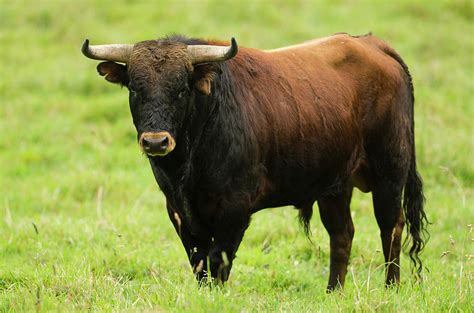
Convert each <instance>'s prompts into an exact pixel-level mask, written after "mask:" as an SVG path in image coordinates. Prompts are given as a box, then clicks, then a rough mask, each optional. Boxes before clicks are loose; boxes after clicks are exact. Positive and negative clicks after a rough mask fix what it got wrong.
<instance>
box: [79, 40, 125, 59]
mask: <svg viewBox="0 0 474 313" xmlns="http://www.w3.org/2000/svg"><path fill="white" fill-rule="evenodd" d="M81 50H82V53H83V54H84V55H85V56H86V57H88V58H91V59H94V60H106V61H115V62H123V63H127V62H128V59H129V58H130V55H131V54H132V50H133V45H130V44H127V45H122V44H113V45H99V46H89V39H86V40H85V41H84V43H83V44H82V49H81Z"/></svg>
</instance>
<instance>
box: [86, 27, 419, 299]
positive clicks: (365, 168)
mask: <svg viewBox="0 0 474 313" xmlns="http://www.w3.org/2000/svg"><path fill="white" fill-rule="evenodd" d="M237 50H238V49H237V43H236V42H235V40H232V43H231V46H229V47H226V46H225V44H224V43H220V42H209V41H203V40H197V39H188V38H185V37H180V36H174V37H168V38H164V39H159V40H151V41H144V42H140V43H137V44H135V45H105V46H89V43H88V41H86V42H85V43H84V45H83V52H84V54H85V55H86V56H88V57H90V58H93V59H99V60H107V62H102V63H101V64H99V66H98V71H99V73H100V74H101V75H103V76H105V78H106V79H107V80H108V81H111V82H114V83H119V84H122V85H124V86H126V87H127V88H128V89H129V90H130V108H131V112H132V116H133V121H134V124H135V127H136V129H137V132H138V138H139V144H140V146H141V148H142V150H143V151H144V152H145V153H146V154H147V156H148V158H149V161H150V164H151V167H152V169H153V173H154V175H155V178H156V180H157V182H158V184H159V186H160V188H161V189H162V191H163V192H164V194H165V196H166V199H167V208H168V212H169V216H170V219H171V221H172V222H173V224H174V226H175V228H176V230H177V232H178V234H179V236H180V238H181V240H182V242H183V245H184V247H185V249H186V252H187V254H188V257H189V260H190V262H191V265H192V267H193V269H194V271H195V273H196V276H197V278H198V279H199V280H200V279H202V278H203V277H206V276H207V272H206V269H207V268H210V271H211V276H212V277H217V278H219V279H220V280H223V281H225V280H226V279H227V278H228V275H229V272H230V269H231V266H232V262H233V260H234V257H235V253H236V251H237V248H238V246H239V244H240V242H241V240H242V237H243V235H244V232H245V229H246V228H247V226H248V224H249V221H250V216H251V214H252V213H254V212H256V211H259V210H261V209H264V208H268V207H277V206H285V205H294V206H295V207H296V208H298V209H299V211H300V220H301V221H302V223H303V225H304V228H305V231H306V232H308V230H309V221H310V218H311V215H312V207H313V204H314V202H317V203H318V206H319V211H320V216H321V219H322V222H323V224H324V226H325V228H326V229H327V231H328V233H329V235H330V247H331V257H330V263H331V266H330V275H329V283H328V290H333V289H334V288H336V287H337V286H342V285H343V284H344V278H345V275H346V271H347V264H348V260H349V254H350V250H351V245H352V238H353V235H354V226H353V224H352V219H351V214H350V209H349V205H350V201H351V196H352V190H353V188H354V187H357V188H359V189H360V190H362V191H364V192H372V195H373V203H374V211H375V216H376V219H377V223H378V225H379V227H380V232H381V239H382V246H383V252H384V256H385V261H386V264H387V266H386V275H387V276H386V283H387V284H391V283H394V282H398V281H399V275H400V274H399V256H400V250H401V236H402V230H403V227H404V225H405V224H407V226H408V234H409V235H410V236H411V239H412V243H413V244H412V247H411V249H410V257H411V258H412V260H413V262H414V263H415V265H417V266H418V269H421V262H420V260H419V258H418V253H419V252H420V250H421V249H422V248H423V246H424V240H423V238H422V234H423V231H424V225H425V223H426V216H425V213H424V211H423V199H424V198H423V193H422V183H421V179H420V176H419V175H418V173H417V170H416V159H415V142H414V122H413V103H414V97H413V86H412V82H411V77H410V74H409V73H408V69H407V66H406V65H405V63H404V62H403V61H402V59H401V58H400V56H399V55H398V54H397V53H396V52H395V51H394V50H393V49H392V48H390V47H389V46H388V45H387V44H386V43H385V42H383V41H382V40H380V39H378V38H376V37H374V36H371V35H367V36H360V37H353V36H350V35H347V34H338V35H334V36H331V37H327V38H323V39H319V40H314V41H310V42H306V43H303V44H300V45H296V46H290V47H285V48H281V49H276V50H270V51H261V50H257V49H251V48H240V49H239V50H238V51H237ZM237 52H238V53H237ZM115 62H121V63H125V65H122V64H119V63H115ZM207 261H208V262H209V266H205V265H204V263H205V262H207Z"/></svg>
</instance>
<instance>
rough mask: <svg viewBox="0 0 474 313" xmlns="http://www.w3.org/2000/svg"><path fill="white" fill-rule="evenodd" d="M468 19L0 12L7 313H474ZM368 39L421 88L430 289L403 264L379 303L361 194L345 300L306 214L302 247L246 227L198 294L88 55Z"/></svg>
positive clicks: (174, 4) (375, 236) (378, 266)
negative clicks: (205, 41)
mask: <svg viewBox="0 0 474 313" xmlns="http://www.w3.org/2000/svg"><path fill="white" fill-rule="evenodd" d="M473 13H474V5H473V2H471V1H412V0H402V1H390V2H389V1H320V2H316V1H235V2H227V1H169V2H168V1H160V2H157V3H155V2H153V1H125V0H123V1H101V2H98V1H59V0H49V1H48V0H42V1H8V0H0V59H1V62H0V217H1V218H0V310H1V311H5V312H7V311H15V312H18V311H33V310H36V311H44V312H47V311H51V310H61V311H72V310H94V311H112V310H113V311H131V310H133V311H142V310H147V311H162V310H163V311H179V312H190V311H192V312H201V311H202V312H227V311H229V312H240V311H244V312H248V311H252V312H254V311H297V312H306V311H311V312H313V311H323V312H327V311H349V310H351V311H352V310H354V311H384V312H388V311H399V312H413V311H428V312H429V311H464V312H470V311H471V310H472V307H473V301H474V298H473V287H472V284H473V279H474V266H473V259H474V249H473V248H474V241H473V240H474V239H473V238H474V232H473V227H474V226H473V225H474V205H473V203H474V162H473V152H474V141H473V135H474V130H473V126H472V125H473V121H474V105H473V104H474V57H473V56H474V39H473V38H474V24H473V22H472V21H473V20H474V14H473ZM368 31H372V32H373V33H374V34H375V35H377V36H379V37H381V38H382V39H384V40H386V41H387V42H389V43H390V44H391V45H392V46H393V47H394V48H395V49H396V50H397V51H398V52H399V53H400V54H401V56H402V57H403V58H404V60H405V62H406V63H407V64H408V66H409V68H410V71H411V74H412V76H413V79H414V86H415V99H416V100H415V125H416V130H415V134H416V145H417V162H418V168H419V171H420V173H421V175H422V177H423V179H424V184H425V185H424V186H425V187H424V188H425V196H426V199H427V204H426V212H427V214H428V218H429V220H430V221H431V222H432V225H430V227H429V231H430V233H431V238H430V240H429V242H428V244H427V246H426V249H425V251H424V252H423V254H422V260H423V262H424V266H425V271H424V272H423V283H421V284H420V283H418V282H417V281H416V280H415V279H414V278H413V277H412V276H411V274H410V273H411V269H410V262H409V258H408V256H407V255H406V254H403V255H402V257H401V262H402V265H401V267H402V270H401V280H402V283H401V286H400V289H399V291H398V292H397V291H396V290H394V289H388V290H387V289H385V288H384V284H383V281H384V268H383V255H382V253H381V243H380V239H379V230H378V227H377V224H376V222H375V218H374V215H373V209H372V200H371V197H370V195H369V194H362V193H361V192H358V191H356V192H355V194H354V198H353V200H352V206H351V207H352V215H353V220H354V225H355V229H356V233H355V237H354V243H353V248H352V254H351V261H350V265H349V272H348V276H347V278H346V286H345V289H344V291H343V292H335V293H332V294H329V295H327V294H326V292H325V287H326V282H327V275H328V271H329V268H328V266H329V239H328V235H327V233H326V231H325V229H324V227H323V226H322V224H321V222H320V220H319V216H318V212H317V210H315V214H314V216H313V219H312V224H311V230H312V236H311V241H309V240H307V239H306V238H305V236H304V234H303V230H302V228H301V227H300V226H299V224H298V222H297V211H296V210H294V209H292V208H276V209H270V210H265V211H261V212H259V213H257V214H255V215H254V216H253V220H252V223H251V225H250V227H249V229H248V230H247V232H246V236H245V237H244V240H243V242H242V244H241V246H240V249H239V251H238V253H237V258H236V260H235V262H234V266H233V269H232V273H231V276H230V280H229V282H228V283H227V284H226V285H225V286H224V287H223V288H221V287H215V288H201V289H199V288H198V287H197V284H196V282H195V280H194V277H193V275H192V271H191V268H190V266H189V264H188V261H187V257H186V254H185V251H184V249H183V247H182V245H181V242H180V240H179V238H178V236H177V235H176V233H175V231H174V229H173V227H172V225H171V223H170V221H169V220H168V216H167V213H166V208H165V205H164V203H165V200H164V197H163V196H162V194H161V192H160V191H159V189H158V187H157V185H156V183H155V180H154V177H153V174H152V172H151V170H150V166H149V164H148V161H147V159H146V157H145V156H144V155H142V154H141V152H140V151H139V149H138V145H137V143H136V131H135V129H134V126H133V124H132V120H131V116H130V112H129V107H128V92H127V90H126V88H120V87H117V86H114V85H112V84H109V83H107V82H105V81H104V79H103V78H102V77H100V76H99V75H97V73H96V69H95V67H96V65H97V63H98V62H95V61H92V60H89V59H87V58H85V57H84V56H83V55H82V54H81V52H80V47H81V44H82V42H83V40H84V38H89V39H91V43H92V44H101V43H135V42H138V41H141V40H146V39H153V38H158V37H162V36H165V35H167V34H173V33H180V34H185V35H188V36H194V37H203V38H217V39H225V40H227V39H230V37H232V36H234V37H235V38H236V39H237V40H238V42H239V44H240V45H241V46H247V47H256V48H261V49H270V48H276V47H281V46H285V45H291V44H295V43H299V42H301V41H304V40H308V39H313V38H317V37H323V36H327V35H330V34H333V33H336V32H348V33H350V34H354V35H356V34H365V33H367V32H368Z"/></svg>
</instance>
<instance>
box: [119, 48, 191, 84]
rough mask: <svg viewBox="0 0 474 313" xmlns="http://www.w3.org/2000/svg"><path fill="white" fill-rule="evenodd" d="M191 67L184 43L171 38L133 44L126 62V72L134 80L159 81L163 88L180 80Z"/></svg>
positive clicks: (140, 81)
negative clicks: (128, 59)
mask: <svg viewBox="0 0 474 313" xmlns="http://www.w3.org/2000/svg"><path fill="white" fill-rule="evenodd" d="M192 68H193V67H192V64H191V59H190V57H189V55H188V53H187V51H186V44H184V43H182V42H179V41H176V40H171V39H163V40H148V41H142V42H139V43H137V44H135V46H134V48H133V52H132V54H131V56H130V61H129V63H128V73H129V75H130V77H131V78H132V80H133V81H134V82H135V81H136V82H139V83H144V82H145V81H146V82H148V83H150V82H158V81H159V83H160V85H161V86H162V87H165V88H167V87H169V86H170V85H173V84H174V83H176V82H177V81H181V79H183V78H184V77H183V75H186V74H187V73H188V72H191V71H192Z"/></svg>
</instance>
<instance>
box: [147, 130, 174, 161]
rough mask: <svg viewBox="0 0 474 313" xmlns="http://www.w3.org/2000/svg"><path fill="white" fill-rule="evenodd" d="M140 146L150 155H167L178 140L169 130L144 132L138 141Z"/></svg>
mask: <svg viewBox="0 0 474 313" xmlns="http://www.w3.org/2000/svg"><path fill="white" fill-rule="evenodd" d="M138 143H139V145H140V148H141V149H142V151H143V152H145V153H146V154H148V155H149V156H165V155H167V154H168V153H170V152H171V151H173V150H174V148H175V147H176V142H175V140H174V138H173V136H171V134H170V133H168V132H158V133H154V132H146V133H142V134H141V136H140V140H139V141H138Z"/></svg>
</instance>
